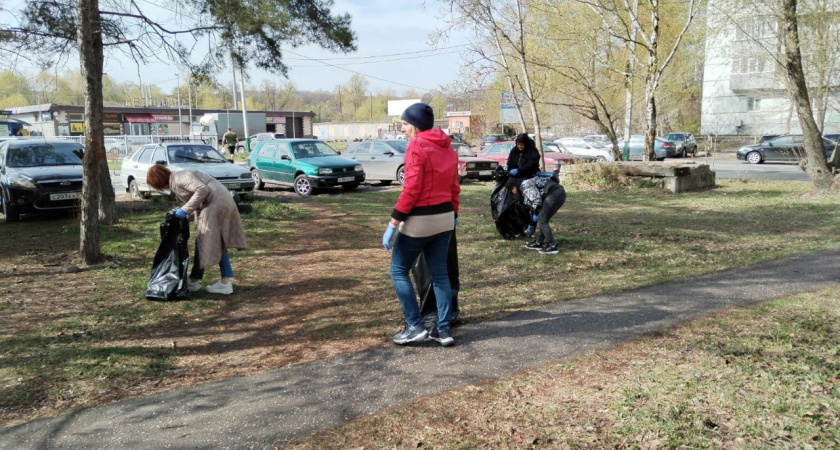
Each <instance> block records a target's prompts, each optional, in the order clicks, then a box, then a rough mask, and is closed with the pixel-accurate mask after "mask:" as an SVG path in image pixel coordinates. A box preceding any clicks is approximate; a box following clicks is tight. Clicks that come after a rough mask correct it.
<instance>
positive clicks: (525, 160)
mask: <svg viewBox="0 0 840 450" xmlns="http://www.w3.org/2000/svg"><path fill="white" fill-rule="evenodd" d="M511 169H517V173H516V178H521V179H525V178H531V177H533V176H534V175H536V174H537V172H539V171H540V152H539V151H537V147H536V146H529V147H525V150H523V151H521V152H520V151H519V149H518V148H516V146H515V145H514V146H513V149H512V150H511V151H510V155H508V160H507V170H508V171H510V170H511Z"/></svg>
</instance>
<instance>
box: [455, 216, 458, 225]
mask: <svg viewBox="0 0 840 450" xmlns="http://www.w3.org/2000/svg"><path fill="white" fill-rule="evenodd" d="M455 225H458V218H457V217H456V218H455Z"/></svg>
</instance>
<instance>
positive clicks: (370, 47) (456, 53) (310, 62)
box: [105, 0, 467, 93]
mask: <svg viewBox="0 0 840 450" xmlns="http://www.w3.org/2000/svg"><path fill="white" fill-rule="evenodd" d="M428 3H429V4H430V5H427V6H425V7H424V5H423V3H422V0H398V1H394V0H390V1H384V0H335V4H334V6H333V12H335V13H344V12H348V13H350V15H351V16H352V27H353V30H354V31H355V32H356V38H357V51H356V52H354V53H350V54H347V55H343V54H334V53H330V52H326V51H323V50H321V49H320V48H317V47H315V46H307V47H299V48H297V49H292V48H287V49H285V50H286V51H285V53H284V60H285V62H286V64H287V65H288V66H289V67H290V70H289V79H290V80H291V81H293V82H295V84H296V85H297V87H298V89H301V90H317V89H324V90H328V91H332V90H333V89H334V88H335V87H336V86H337V85H339V84H342V83H345V82H347V80H349V79H350V77H351V76H352V75H353V74H354V73H360V74H362V75H365V76H366V78H367V79H368V81H369V83H370V87H371V89H372V90H373V91H381V90H386V89H387V90H392V91H395V92H397V93H402V92H405V91H406V90H408V89H412V88H413V89H415V90H417V91H420V92H426V91H428V90H431V89H436V88H438V87H439V86H440V85H442V84H446V83H450V82H452V81H455V80H456V79H457V78H458V75H459V66H458V63H459V60H460V59H461V56H460V54H461V52H463V51H464V49H465V47H464V45H465V44H466V43H467V39H466V38H465V37H464V36H463V35H459V36H455V37H453V38H452V39H450V40H449V42H446V43H442V44H440V45H439V47H438V48H437V49H435V48H434V47H432V46H430V45H429V35H430V33H432V32H433V31H434V30H435V28H438V27H439V26H440V21H439V20H438V19H437V18H436V17H435V12H436V11H437V9H438V8H439V6H436V5H435V3H434V2H428ZM168 69H169V67H167V66H166V65H165V64H162V63H157V64H150V65H148V66H146V67H142V68H141V69H140V75H139V77H140V78H142V82H143V83H144V84H146V83H152V82H153V83H157V84H159V85H160V86H161V88H163V89H165V90H168V89H171V88H173V87H174V86H175V84H176V80H177V75H175V74H172V73H171V71H169V70H168ZM105 70H106V72H107V73H108V75H109V76H111V77H112V78H114V79H116V80H119V81H129V80H131V81H135V82H136V81H137V79H138V73H137V72H138V70H137V67H136V66H135V65H134V63H133V62H130V61H129V62H123V61H119V60H111V61H110V62H109V63H108V64H107V67H106V69H105ZM249 76H250V77H251V79H250V80H249V82H250V83H251V84H255V85H256V84H259V83H260V82H261V81H262V80H263V79H272V78H273V79H276V80H278V82H279V81H282V80H283V78H282V76H279V75H273V74H270V73H268V72H265V71H259V70H256V69H251V70H250V71H249ZM230 78H231V75H230V74H224V73H223V74H221V76H220V79H221V80H223V81H229V80H230Z"/></svg>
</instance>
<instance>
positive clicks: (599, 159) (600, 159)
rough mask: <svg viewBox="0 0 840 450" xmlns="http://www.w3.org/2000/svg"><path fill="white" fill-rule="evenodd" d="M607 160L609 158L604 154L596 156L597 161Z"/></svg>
mask: <svg viewBox="0 0 840 450" xmlns="http://www.w3.org/2000/svg"><path fill="white" fill-rule="evenodd" d="M606 160H607V158H604V157H603V156H596V157H595V162H604V161H606Z"/></svg>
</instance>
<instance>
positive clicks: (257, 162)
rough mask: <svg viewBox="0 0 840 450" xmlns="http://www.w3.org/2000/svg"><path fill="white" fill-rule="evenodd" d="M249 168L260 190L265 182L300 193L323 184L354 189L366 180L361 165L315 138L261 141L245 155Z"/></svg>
mask: <svg viewBox="0 0 840 450" xmlns="http://www.w3.org/2000/svg"><path fill="white" fill-rule="evenodd" d="M248 169H249V170H250V171H251V176H252V177H253V178H254V182H255V183H256V185H255V186H254V187H255V188H256V189H263V188H264V187H265V185H266V184H275V185H281V186H290V187H292V188H294V190H295V192H297V194H298V195H302V196H306V195H310V194H312V193H313V192H314V191H315V189H318V188H325V187H335V186H341V187H343V188H344V189H347V190H353V189H356V188H357V187H359V184H361V183H362V182H363V181H365V171H364V169H363V168H362V166H361V164H359V163H358V162H356V161H353V160H352V159H350V158H345V157H344V156H341V155H339V154H338V153H336V151H335V150H333V148H332V147H330V146H329V145H327V144H326V143H325V142H323V141H319V140H317V139H271V140H268V141H263V142H260V143H259V145H258V146H257V148H255V149H254V151H252V152H251V154H250V155H249V156H248Z"/></svg>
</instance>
